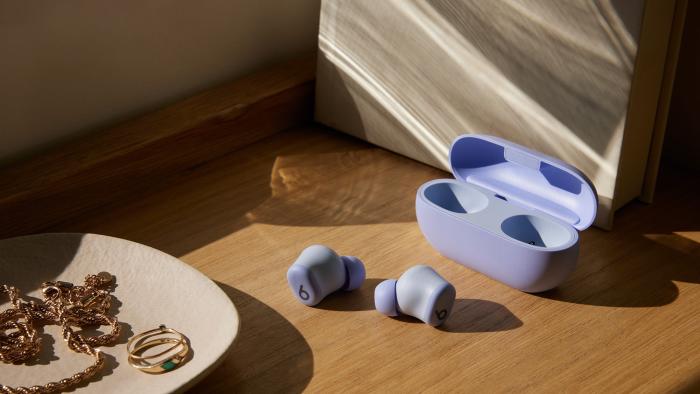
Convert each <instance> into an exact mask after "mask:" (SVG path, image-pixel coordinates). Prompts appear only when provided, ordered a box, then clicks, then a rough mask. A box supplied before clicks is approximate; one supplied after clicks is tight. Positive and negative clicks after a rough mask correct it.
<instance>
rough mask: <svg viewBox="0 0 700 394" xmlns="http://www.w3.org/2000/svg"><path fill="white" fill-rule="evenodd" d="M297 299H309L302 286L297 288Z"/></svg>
mask: <svg viewBox="0 0 700 394" xmlns="http://www.w3.org/2000/svg"><path fill="white" fill-rule="evenodd" d="M299 298H301V299H302V300H304V301H306V300H308V299H309V292H308V291H306V290H304V285H300V286H299Z"/></svg>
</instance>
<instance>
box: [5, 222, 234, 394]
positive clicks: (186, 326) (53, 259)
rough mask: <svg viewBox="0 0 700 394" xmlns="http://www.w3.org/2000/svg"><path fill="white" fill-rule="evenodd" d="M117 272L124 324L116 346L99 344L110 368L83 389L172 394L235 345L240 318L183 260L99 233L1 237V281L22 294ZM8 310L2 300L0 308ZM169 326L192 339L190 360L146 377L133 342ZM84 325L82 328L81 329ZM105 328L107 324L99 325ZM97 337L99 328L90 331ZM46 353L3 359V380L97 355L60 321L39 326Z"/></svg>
mask: <svg viewBox="0 0 700 394" xmlns="http://www.w3.org/2000/svg"><path fill="white" fill-rule="evenodd" d="M100 271H106V272H109V273H110V274H112V275H113V276H114V279H115V286H114V288H113V290H112V292H111V294H112V295H113V297H114V299H113V300H112V302H113V305H112V313H115V314H116V317H117V318H118V319H119V322H120V323H121V324H122V326H121V337H120V338H119V340H118V341H117V343H116V344H115V345H113V346H104V347H100V348H99V349H100V350H101V351H102V352H103V353H104V355H105V366H104V369H103V370H101V371H100V372H98V373H97V375H96V376H95V377H94V378H92V379H90V380H89V384H87V385H85V384H83V385H81V386H78V389H77V392H83V393H102V394H103V393H109V392H129V393H141V392H148V393H173V392H182V391H185V390H186V389H188V388H190V387H192V385H194V384H195V383H196V382H197V381H199V380H200V379H201V378H203V377H204V376H205V375H206V374H207V373H208V372H210V371H212V370H213V369H214V368H215V367H216V365H218V363H219V362H220V361H221V360H222V359H223V358H224V356H225V355H226V354H227V353H228V351H229V350H230V348H231V346H232V345H233V342H234V339H235V338H236V335H237V333H238V326H239V317H238V312H237V311H236V308H235V306H234V305H233V303H232V302H231V300H230V299H229V298H228V297H227V296H226V294H225V293H224V292H223V291H222V290H221V289H220V288H219V287H218V286H217V285H216V284H215V283H214V282H212V281H211V280H210V279H209V278H207V277H206V276H205V275H203V274H202V273H200V272H199V271H197V270H196V269H194V268H192V267H190V266H189V265H187V264H185V263H184V262H182V261H180V260H178V259H177V258H175V257H172V256H170V255H168V254H165V253H163V252H161V251H158V250H156V249H153V248H151V247H148V246H145V245H142V244H139V243H136V242H131V241H127V240H123V239H119V238H113V237H108V236H103V235H96V234H38V235H31V236H25V237H18V238H11V239H6V240H0V283H3V284H8V285H14V286H16V287H17V288H18V289H19V290H20V292H21V294H22V296H24V297H26V298H28V299H38V300H41V298H42V297H41V293H40V290H39V288H40V286H41V283H42V282H45V281H66V282H75V283H79V282H81V281H82V280H83V278H84V277H85V276H86V275H87V274H91V273H95V272H100ZM8 307H9V302H8V300H7V299H6V298H2V299H0V310H5V309H6V308H8ZM161 324H165V325H167V326H168V327H175V328H177V330H178V331H179V332H181V333H182V334H184V335H185V336H186V337H187V339H188V346H189V352H188V357H187V358H186V359H185V360H184V363H183V364H182V365H181V366H179V367H178V368H175V369H173V370H170V371H168V372H167V373H163V374H158V375H154V374H146V373H142V372H140V371H139V370H137V369H135V368H133V367H131V366H130V365H129V362H128V361H127V360H128V353H127V351H126V344H127V340H128V339H129V338H131V337H133V336H134V335H136V334H138V333H141V332H144V331H148V330H151V329H153V327H158V326H159V325H161ZM76 330H78V328H76ZM98 330H99V331H100V332H104V331H106V330H108V327H100V328H99V329H98ZM86 331H87V333H88V334H89V335H94V331H93V330H86ZM40 338H41V351H40V353H39V357H38V360H37V361H36V362H32V363H30V364H29V365H26V364H19V365H8V364H2V363H0V377H1V378H2V384H4V385H7V386H10V387H16V386H33V385H42V384H44V383H46V382H49V381H57V380H60V379H63V378H64V377H66V376H70V375H72V374H74V373H75V372H77V371H79V370H82V369H84V368H85V367H87V366H88V365H90V364H91V363H92V359H91V358H90V357H87V356H86V355H84V354H77V353H75V352H72V351H71V350H69V349H68V347H67V346H66V344H65V343H64V341H63V339H61V329H60V327H58V326H45V327H43V331H40Z"/></svg>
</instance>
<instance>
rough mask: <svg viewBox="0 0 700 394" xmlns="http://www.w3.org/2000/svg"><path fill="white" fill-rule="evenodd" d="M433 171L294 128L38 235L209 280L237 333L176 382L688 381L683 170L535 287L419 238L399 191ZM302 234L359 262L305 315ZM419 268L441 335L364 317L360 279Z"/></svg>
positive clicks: (214, 387)
mask: <svg viewBox="0 0 700 394" xmlns="http://www.w3.org/2000/svg"><path fill="white" fill-rule="evenodd" d="M448 176H449V175H448V174H446V173H443V172H441V171H439V170H436V169H433V168H430V167H428V166H425V165H423V164H419V163H417V162H415V161H412V160H410V159H406V158H403V157H400V156H398V155H395V154H393V153H389V152H387V151H385V150H382V149H380V148H376V147H372V146H370V145H367V144H365V143H362V142H359V141H357V140H354V139H351V138H350V137H346V136H343V135H341V134H337V133H335V132H332V131H329V130H326V129H321V128H319V127H316V126H309V127H305V128H301V129H296V130H291V131H286V132H282V133H280V134H277V135H274V136H272V137H269V138H267V139H265V140H262V141H259V142H257V143H255V144H253V145H251V146H249V147H246V148H244V149H242V150H239V151H237V152H233V153H231V154H229V155H227V156H224V157H221V158H219V159H218V160H215V161H212V162H210V163H207V164H205V165H203V166H199V167H197V168H194V169H192V170H190V171H187V172H184V173H182V174H181V175H180V176H178V177H177V178H175V179H174V180H172V181H171V182H169V184H168V185H162V186H161V188H160V189H159V190H153V191H151V192H150V193H149V194H148V195H147V196H143V197H140V198H137V199H131V200H125V199H120V200H118V201H116V202H115V203H114V204H113V205H112V208H111V209H109V210H104V211H100V212H94V213H90V214H86V215H84V216H82V217H76V218H74V220H72V221H71V222H67V223H64V224H62V225H60V226H55V227H53V228H51V229H50V230H53V231H79V232H96V233H103V234H108V235H113V236H117V237H123V238H127V239H131V240H133V241H137V242H141V243H144V244H147V245H150V246H153V247H156V248H159V249H161V250H163V251H165V252H166V253H170V254H172V255H174V256H177V257H180V258H182V259H183V260H184V261H186V262H188V263H189V264H191V265H192V266H193V267H195V268H197V269H199V270H200V271H201V272H203V273H204V274H206V275H207V276H209V277H210V278H212V279H213V280H215V281H216V282H217V283H219V285H220V286H221V288H222V289H223V290H224V291H225V292H226V293H227V294H228V295H229V296H230V297H231V299H232V300H233V302H234V303H235V304H236V307H237V308H238V310H239V313H240V316H241V328H240V333H239V336H238V338H237V340H236V342H235V344H234V347H233V350H232V352H231V353H230V355H229V356H228V358H227V359H226V360H225V361H224V362H223V364H222V365H221V366H220V367H219V368H218V369H217V370H215V371H214V372H213V373H212V374H211V375H210V376H209V377H207V378H206V379H205V380H204V381H202V382H201V383H200V384H199V385H198V386H196V387H195V388H194V390H193V392H202V393H204V392H206V393H210V392H219V393H228V392H299V391H301V390H305V389H306V390H308V391H312V392H345V391H349V392H368V391H382V392H413V391H432V392H445V391H472V392H498V391H510V392H515V391H517V392H520V391H526V392H562V391H569V392H624V391H633V390H634V391H644V392H668V391H673V390H682V389H685V390H688V391H693V390H695V391H697V390H699V389H700V329H698V327H700V211H699V210H698V209H697V208H698V206H697V201H698V197H697V196H698V194H699V193H700V185H699V184H698V183H699V182H698V175H697V174H696V173H695V174H692V173H684V172H682V171H681V170H678V169H673V168H662V170H661V174H660V178H659V184H658V192H657V196H656V199H655V202H654V204H653V205H650V206H647V205H643V204H641V203H631V204H630V205H629V206H627V207H625V208H623V209H622V211H621V212H620V213H619V216H618V217H617V219H616V225H615V229H614V231H612V232H604V231H601V230H598V229H594V228H593V229H589V230H587V231H585V232H583V233H582V234H581V256H580V260H579V265H578V267H577V269H576V271H575V273H574V274H573V276H572V277H571V278H570V279H569V280H567V281H566V282H565V283H564V284H563V285H562V286H561V287H560V288H559V289H558V290H555V291H551V292H548V293H545V294H540V295H533V294H525V293H522V292H519V291H516V290H512V289H510V288H508V287H506V286H504V285H501V284H499V283H497V282H494V281H493V280H490V279H488V278H486V277H484V276H482V275H480V274H478V273H475V272H473V271H470V270H468V269H466V268H463V267H462V266H459V265H457V264H455V263H453V262H451V261H448V260H447V259H445V258H443V257H441V256H440V255H439V254H438V253H437V252H436V251H435V250H433V249H432V248H431V247H430V246H429V245H428V244H427V242H426V241H425V239H424V238H423V237H422V235H421V233H420V230H419V228H418V225H417V224H416V222H415V214H414V198H415V191H416V189H417V188H418V187H419V186H420V185H421V184H422V183H423V182H425V181H428V180H430V179H435V178H440V177H448ZM311 243H323V244H326V245H329V246H330V247H332V248H334V249H335V250H337V251H338V252H339V253H341V254H353V255H356V256H358V257H360V258H361V259H362V260H364V262H365V264H366V267H367V277H368V280H367V281H366V282H365V284H364V285H363V287H362V288H361V289H359V290H358V291H355V292H352V293H348V294H342V295H340V294H338V295H332V296H330V297H329V298H327V299H326V300H324V301H323V302H322V303H321V304H320V305H318V307H315V308H309V307H305V306H303V305H301V304H300V303H298V302H297V301H296V300H295V298H294V297H293V296H292V294H291V293H290V290H289V289H288V288H287V284H286V280H285V274H286V270H287V268H288V267H289V265H290V264H291V263H292V261H293V260H294V259H295V258H296V256H297V254H298V253H299V252H300V251H301V250H302V249H303V248H304V247H306V246H308V245H309V244H311ZM418 263H426V264H430V265H431V266H433V267H434V268H435V269H436V270H437V271H438V272H440V273H441V274H442V275H443V276H444V277H445V278H447V279H448V280H449V281H451V282H452V283H453V284H454V285H455V287H456V289H457V298H458V300H457V302H456V305H455V309H454V311H453V314H452V316H451V317H450V319H449V320H448V321H447V323H446V324H445V326H444V327H442V328H440V329H435V328H431V327H429V326H427V325H425V324H421V323H418V322H416V321H415V320H413V319H409V318H402V319H392V318H388V317H385V316H382V315H380V314H379V313H377V312H376V311H374V310H373V289H374V286H375V285H376V284H377V283H379V281H381V280H383V279H385V278H396V277H398V276H399V275H400V274H401V273H402V272H403V271H404V270H406V269H407V268H408V267H410V266H412V265H414V264H418ZM178 285H179V286H187V284H186V283H182V284H178ZM152 290H153V291H158V289H157V288H154V289H152ZM212 324H216V321H215V319H214V320H213V323H212ZM114 389H115V390H118V388H116V387H115V388H114Z"/></svg>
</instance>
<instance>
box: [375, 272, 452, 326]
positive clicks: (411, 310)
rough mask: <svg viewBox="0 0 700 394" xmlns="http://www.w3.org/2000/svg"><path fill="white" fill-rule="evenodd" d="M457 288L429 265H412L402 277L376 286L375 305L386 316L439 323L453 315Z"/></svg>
mask: <svg viewBox="0 0 700 394" xmlns="http://www.w3.org/2000/svg"><path fill="white" fill-rule="evenodd" d="M456 294H457V293H456V291H455V288H454V286H452V285H451V284H450V283H449V282H448V281H446V280H445V279H443V277H442V276H440V275H439V274H438V273H437V272H435V270H434V269H432V268H431V267H428V266H427V265H416V266H413V267H411V268H409V269H408V270H407V271H406V272H404V273H403V275H401V277H400V278H399V279H398V280H396V279H388V280H385V281H383V282H381V283H380V284H379V285H377V287H376V288H375V289H374V306H375V307H376V308H377V310H378V311H379V312H381V313H383V314H385V315H387V316H398V315H399V314H401V313H402V314H405V315H410V316H413V317H416V318H418V319H420V320H422V321H424V322H425V323H427V324H430V325H431V326H439V325H440V324H442V323H444V322H445V320H446V319H447V318H448V317H449V316H450V312H451V311H452V306H453V305H454V302H455V296H456Z"/></svg>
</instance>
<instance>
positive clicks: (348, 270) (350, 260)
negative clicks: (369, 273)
mask: <svg viewBox="0 0 700 394" xmlns="http://www.w3.org/2000/svg"><path fill="white" fill-rule="evenodd" d="M340 259H341V260H343V265H345V274H346V275H345V284H344V285H343V287H342V289H343V290H345V291H351V290H355V289H359V288H360V286H362V283H363V282H364V281H365V265H364V264H362V261H360V259H358V258H357V257H355V256H341V257H340Z"/></svg>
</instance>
